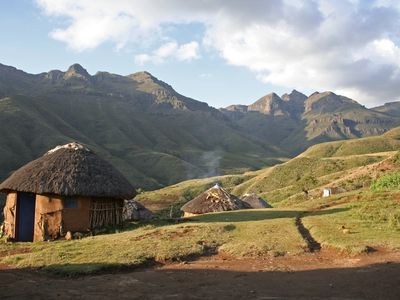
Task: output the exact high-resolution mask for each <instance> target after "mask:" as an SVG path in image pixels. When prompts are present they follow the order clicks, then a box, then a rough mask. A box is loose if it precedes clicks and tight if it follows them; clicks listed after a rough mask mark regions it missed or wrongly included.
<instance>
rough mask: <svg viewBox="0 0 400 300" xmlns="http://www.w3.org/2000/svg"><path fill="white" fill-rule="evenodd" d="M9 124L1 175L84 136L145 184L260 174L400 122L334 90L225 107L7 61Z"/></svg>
mask: <svg viewBox="0 0 400 300" xmlns="http://www.w3.org/2000/svg"><path fill="white" fill-rule="evenodd" d="M0 122H1V124H2V126H1V128H0V181H1V180H3V179H4V178H5V177H7V176H8V175H9V174H10V172H12V171H13V170H16V169H17V168H19V167H21V166H22V165H24V164H25V163H27V162H28V161H30V160H33V159H35V158H37V157H39V156H41V155H43V154H44V153H45V152H46V151H47V150H49V149H51V148H53V147H55V146H57V145H59V144H63V143H67V142H71V141H78V142H80V143H83V144H86V145H87V146H88V147H90V148H91V149H93V150H94V151H96V152H97V153H98V154H99V155H100V156H102V157H103V158H105V159H106V160H108V161H110V162H111V163H112V164H113V165H114V166H116V167H117V168H118V169H119V170H120V171H121V172H122V173H123V174H124V175H126V177H127V178H128V179H129V180H130V181H131V182H132V184H133V185H134V186H135V187H137V188H141V189H144V190H152V189H158V188H161V187H164V186H168V185H171V184H175V183H177V182H180V181H183V180H187V179H192V178H207V177H211V176H216V175H224V174H241V173H243V172H246V171H252V170H259V169H261V168H264V167H266V166H272V165H275V164H276V163H280V162H282V161H286V160H287V159H288V158H289V157H293V156H295V155H297V154H299V153H300V152H301V151H303V150H305V148H306V147H308V146H310V145H314V144H316V143H320V142H324V141H331V140H340V139H349V138H358V137H365V136H371V135H378V134H382V133H383V132H386V131H387V130H389V129H390V128H393V127H395V126H397V125H398V124H399V120H398V118H396V117H393V116H391V115H389V114H386V113H385V112H378V111H374V110H369V109H367V108H365V107H363V106H361V105H360V104H358V103H357V102H355V101H353V100H351V99H348V98H346V97H343V96H338V95H335V94H333V93H331V92H325V93H314V94H313V95H311V96H310V97H307V96H305V95H303V94H301V93H299V92H297V91H293V92H292V93H290V94H285V95H283V96H282V97H279V96H278V95H276V94H274V93H271V94H269V95H266V96H264V97H262V98H260V99H259V100H258V101H256V102H255V103H254V104H252V105H249V106H243V105H241V106H240V105H239V106H237V105H236V106H235V105H233V106H231V107H229V108H227V109H223V110H217V109H215V108H213V107H210V106H209V105H208V104H207V103H204V102H200V101H197V100H194V99H191V98H188V97H185V96H183V95H180V94H179V93H177V92H176V91H175V90H174V89H173V88H172V87H171V86H170V85H168V84H166V83H165V82H162V81H161V80H159V79H157V78H155V77H154V76H152V75H151V74H150V73H148V72H138V73H134V74H131V75H128V76H121V75H117V74H110V73H107V72H98V73H96V74H95V75H90V74H89V73H88V72H87V71H86V70H85V69H84V68H83V67H82V66H80V65H78V64H75V65H72V66H71V67H70V68H69V69H68V70H67V71H66V72H62V71H58V70H53V71H50V72H45V73H41V74H36V75H33V74H28V73H25V72H23V71H21V70H17V69H15V68H13V67H9V66H5V65H1V64H0ZM390 143H392V142H389V144H390ZM392 146H395V145H392ZM351 147H353V146H351ZM379 147H380V148H382V149H383V148H385V147H382V145H379ZM390 148H391V145H386V148H385V149H390ZM310 151H312V150H310ZM335 151H336V150H335ZM337 151H338V153H339V152H341V153H343V155H346V153H347V152H346V151H345V150H344V149H337ZM384 151H386V150H384ZM360 163H364V162H360ZM309 164H311V165H313V166H314V165H315V164H316V162H309ZM345 165H346V164H345ZM340 168H341V167H339V169H340ZM239 178H241V177H240V176H239ZM249 184H250V183H249ZM268 184H270V183H268ZM244 187H245V184H243V186H242V187H241V189H240V191H241V190H245V188H244ZM253 187H254V189H257V188H258V189H259V190H261V191H262V192H263V193H264V192H266V190H265V191H264V188H263V187H261V186H260V185H259V184H255V185H253ZM268 192H269V190H268Z"/></svg>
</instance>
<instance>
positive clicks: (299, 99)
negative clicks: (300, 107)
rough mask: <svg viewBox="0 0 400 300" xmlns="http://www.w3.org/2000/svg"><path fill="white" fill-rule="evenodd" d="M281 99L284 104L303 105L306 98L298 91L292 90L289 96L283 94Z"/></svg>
mask: <svg viewBox="0 0 400 300" xmlns="http://www.w3.org/2000/svg"><path fill="white" fill-rule="evenodd" d="M281 99H282V100H283V101H286V102H295V103H304V102H305V101H306V99H307V96H306V95H304V94H303V93H300V92H299V91H296V90H293V91H292V92H291V93H290V94H283V95H282V96H281Z"/></svg>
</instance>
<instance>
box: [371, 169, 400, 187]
mask: <svg viewBox="0 0 400 300" xmlns="http://www.w3.org/2000/svg"><path fill="white" fill-rule="evenodd" d="M399 189H400V172H395V173H391V174H387V175H383V176H381V177H379V178H378V179H377V180H375V181H374V182H372V184H371V190H373V191H382V190H399Z"/></svg>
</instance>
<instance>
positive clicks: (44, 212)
mask: <svg viewBox="0 0 400 300" xmlns="http://www.w3.org/2000/svg"><path fill="white" fill-rule="evenodd" d="M62 210H63V202H62V198H61V197H60V196H45V195H36V207H35V229H34V236H33V241H35V242H36V241H43V240H47V239H55V238H57V237H59V236H60V235H61V234H62V231H63V216H62Z"/></svg>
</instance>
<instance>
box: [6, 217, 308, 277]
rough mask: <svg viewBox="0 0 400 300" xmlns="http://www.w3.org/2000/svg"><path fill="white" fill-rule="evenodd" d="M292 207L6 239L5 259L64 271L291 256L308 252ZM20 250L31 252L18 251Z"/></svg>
mask: <svg viewBox="0 0 400 300" xmlns="http://www.w3.org/2000/svg"><path fill="white" fill-rule="evenodd" d="M297 214H298V211H293V210H287V211H284V210H273V209H272V210H271V209H270V210H251V211H250V210H247V211H234V212H224V213H214V214H208V215H203V216H199V217H196V218H194V220H193V221H192V222H188V223H183V224H177V225H165V224H157V223H155V224H150V225H146V226H141V227H137V228H135V229H133V230H129V231H125V232H121V233H115V234H108V235H100V236H95V237H87V238H84V239H82V240H73V241H55V242H38V243H1V244H0V253H5V254H9V255H6V256H4V257H3V258H1V259H0V262H1V263H8V264H15V265H16V266H17V267H19V268H26V267H36V268H42V269H43V270H44V271H49V272H53V273H54V272H55V273H60V274H67V275H73V274H84V273H93V272H98V271H101V270H104V269H107V268H123V267H137V266H141V265H146V264H148V263H151V262H154V261H160V262H163V261H174V260H184V259H188V258H190V257H195V256H201V255H207V253H209V252H210V251H213V250H214V249H219V250H220V251H225V252H227V253H229V254H231V255H233V256H236V257H243V256H259V255H263V256H276V255H292V254H297V253H301V252H303V251H304V247H305V243H304V241H303V240H302V238H301V236H300V235H299V233H298V232H297V230H296V227H295V225H294V218H295V217H296V216H297ZM21 250H24V251H30V252H29V253H18V252H20V251H21Z"/></svg>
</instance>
